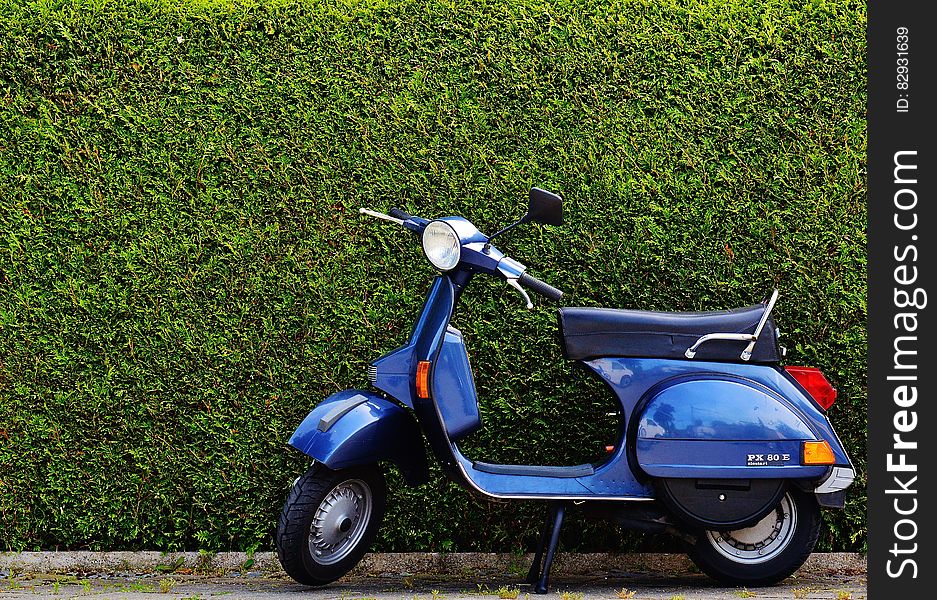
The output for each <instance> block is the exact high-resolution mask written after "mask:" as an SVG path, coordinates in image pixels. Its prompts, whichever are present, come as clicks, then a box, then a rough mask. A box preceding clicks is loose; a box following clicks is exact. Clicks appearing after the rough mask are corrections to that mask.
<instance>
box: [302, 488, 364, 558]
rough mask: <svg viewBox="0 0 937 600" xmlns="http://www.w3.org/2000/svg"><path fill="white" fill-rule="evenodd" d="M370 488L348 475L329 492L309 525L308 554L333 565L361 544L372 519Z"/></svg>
mask: <svg viewBox="0 0 937 600" xmlns="http://www.w3.org/2000/svg"><path fill="white" fill-rule="evenodd" d="M372 506H373V500H372V496H371V488H370V487H368V484H367V483H365V482H364V481H362V480H360V479H348V480H346V481H343V482H341V483H339V484H338V485H336V486H335V487H334V488H332V489H331V491H329V493H328V494H326V496H325V498H323V499H322V502H321V503H319V507H318V508H317V509H316V513H315V515H314V516H313V517H312V523H311V524H310V525H309V554H310V555H311V556H312V560H314V561H315V562H317V563H318V564H320V565H332V564H335V563H337V562H339V561H340V560H342V559H343V558H345V557H347V556H348V555H349V554H351V553H352V551H353V550H354V549H355V548H357V547H358V544H359V543H360V542H361V540H362V538H364V532H365V530H367V528H368V523H369V522H370V520H371V510H372Z"/></svg>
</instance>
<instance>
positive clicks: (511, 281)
mask: <svg viewBox="0 0 937 600" xmlns="http://www.w3.org/2000/svg"><path fill="white" fill-rule="evenodd" d="M505 281H507V282H508V285H509V286H511V287H512V288H514V289H515V290H517V291H518V292H520V293H521V296H523V297H524V300H526V301H527V308H528V309H530V308H533V307H534V303H533V302H531V301H530V296H528V295H527V291H526V290H525V289H524V288H522V287H521V284H519V283H517V279H514V278H512V277H508V278H507V279H505Z"/></svg>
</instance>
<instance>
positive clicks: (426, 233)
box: [423, 221, 462, 271]
mask: <svg viewBox="0 0 937 600" xmlns="http://www.w3.org/2000/svg"><path fill="white" fill-rule="evenodd" d="M423 253H424V254H426V258H427V260H429V262H430V263H431V264H432V265H433V266H434V267H436V268H437V269H439V270H440V271H450V270H452V269H454V268H455V266H456V265H457V264H459V258H460V256H461V254H462V243H461V241H460V240H459V235H458V234H457V233H456V232H455V229H453V228H452V226H451V225H449V224H448V223H446V222H445V221H432V222H431V223H430V224H429V225H427V226H426V229H424V230H423Z"/></svg>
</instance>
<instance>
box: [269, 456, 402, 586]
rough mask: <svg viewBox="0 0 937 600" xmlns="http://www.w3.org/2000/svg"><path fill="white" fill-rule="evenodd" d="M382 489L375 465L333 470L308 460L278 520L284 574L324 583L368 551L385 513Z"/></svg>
mask: <svg viewBox="0 0 937 600" xmlns="http://www.w3.org/2000/svg"><path fill="white" fill-rule="evenodd" d="M386 500H387V488H386V485H385V483H384V475H383V473H381V470H380V469H379V468H378V467H377V465H369V466H366V467H355V468H352V469H341V470H338V471H333V470H331V469H329V468H327V467H326V466H324V465H321V464H316V465H313V467H312V468H311V469H309V470H308V471H307V472H306V473H305V474H304V475H303V476H302V477H300V478H299V479H297V480H296V483H295V484H294V485H293V489H292V490H291V491H290V494H289V497H288V498H287V500H286V504H285V505H284V506H283V511H282V512H281V513H280V520H279V523H278V525H277V538H276V542H277V556H278V557H279V559H280V564H281V565H283V570H284V571H286V573H287V575H289V576H290V577H292V578H293V579H295V580H296V581H298V582H299V583H302V584H305V585H325V584H327V583H330V582H332V581H335V580H336V579H338V578H339V577H341V576H343V575H345V574H346V573H347V572H348V571H350V570H351V569H352V568H354V566H355V565H356V564H358V561H360V560H361V557H363V556H364V554H365V552H367V551H368V547H370V545H371V542H372V541H373V540H374V536H375V535H376V534H377V530H378V527H380V523H381V520H382V519H383V517H384V507H385V504H386Z"/></svg>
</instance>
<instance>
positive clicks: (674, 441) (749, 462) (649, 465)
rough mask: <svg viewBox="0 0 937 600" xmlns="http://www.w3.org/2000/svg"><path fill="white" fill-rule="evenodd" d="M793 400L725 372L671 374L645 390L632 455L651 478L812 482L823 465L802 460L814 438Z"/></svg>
mask: <svg viewBox="0 0 937 600" xmlns="http://www.w3.org/2000/svg"><path fill="white" fill-rule="evenodd" d="M795 411H796V409H795V408H794V405H793V404H792V403H791V402H790V401H789V400H788V399H786V398H785V397H783V396H781V395H780V394H778V393H777V392H775V391H773V390H771V389H770V388H768V387H766V386H764V385H761V384H759V383H756V382H754V381H751V380H746V379H742V378H739V377H735V376H732V375H729V374H721V375H717V374H713V373H708V374H698V375H696V376H693V377H689V376H686V377H677V378H674V379H671V380H669V381H667V382H665V383H663V384H662V385H659V386H656V388H655V389H653V390H651V391H650V392H649V393H648V395H647V398H646V399H645V401H644V402H643V407H642V410H641V413H640V415H638V423H637V436H636V457H637V460H638V464H639V466H640V467H641V469H642V470H643V471H644V472H645V473H647V474H648V475H650V476H652V477H701V478H752V479H767V478H791V479H794V478H796V479H818V478H821V477H823V476H824V475H826V474H827V472H828V471H829V467H828V466H826V465H823V466H815V465H814V466H804V465H802V464H801V448H802V446H803V442H804V441H809V440H817V439H819V436H820V433H821V432H819V431H815V430H814V429H813V428H811V427H810V425H809V424H808V420H807V419H804V418H803V417H802V416H801V415H800V414H798V412H795Z"/></svg>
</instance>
